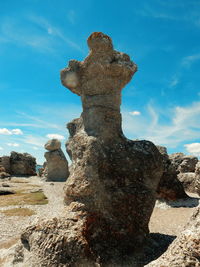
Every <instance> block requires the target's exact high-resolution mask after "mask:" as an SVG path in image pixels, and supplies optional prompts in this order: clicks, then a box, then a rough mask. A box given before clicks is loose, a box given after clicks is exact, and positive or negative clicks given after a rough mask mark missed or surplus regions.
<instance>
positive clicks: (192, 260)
mask: <svg viewBox="0 0 200 267" xmlns="http://www.w3.org/2000/svg"><path fill="white" fill-rule="evenodd" d="M145 266H146V267H169V266H170V267H181V266H183V267H199V266H200V206H198V207H197V208H196V210H195V212H194V213H193V215H192V217H191V218H190V220H189V223H188V224H187V225H186V227H185V229H184V231H182V232H181V233H180V235H179V236H178V237H177V238H176V239H175V240H174V242H173V243H172V244H171V245H170V246H169V248H168V249H167V251H166V252H165V253H164V254H163V255H162V256H161V257H160V258H158V259H157V260H155V261H153V262H151V263H150V264H147V265H145Z"/></svg>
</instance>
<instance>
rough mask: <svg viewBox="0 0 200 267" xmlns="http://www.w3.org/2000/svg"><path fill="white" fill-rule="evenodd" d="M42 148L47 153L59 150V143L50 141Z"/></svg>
mask: <svg viewBox="0 0 200 267" xmlns="http://www.w3.org/2000/svg"><path fill="white" fill-rule="evenodd" d="M44 147H45V149H46V150H48V151H54V150H58V149H60V148H61V143H60V141H59V140H58V139H50V140H49V141H48V142H47V143H46V144H45V146H44Z"/></svg>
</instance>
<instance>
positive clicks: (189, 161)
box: [169, 153, 198, 173]
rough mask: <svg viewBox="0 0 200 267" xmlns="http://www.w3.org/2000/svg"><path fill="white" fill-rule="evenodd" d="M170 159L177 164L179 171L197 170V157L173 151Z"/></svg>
mask: <svg viewBox="0 0 200 267" xmlns="http://www.w3.org/2000/svg"><path fill="white" fill-rule="evenodd" d="M169 159H170V160H171V162H172V164H173V165H174V166H175V168H176V171H177V173H179V172H182V173H185V172H195V166H196V164H197V162H198V158H197V157H195V156H191V155H185V154H183V153H173V154H171V155H169Z"/></svg>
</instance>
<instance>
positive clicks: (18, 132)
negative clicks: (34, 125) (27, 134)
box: [0, 128, 23, 135]
mask: <svg viewBox="0 0 200 267" xmlns="http://www.w3.org/2000/svg"><path fill="white" fill-rule="evenodd" d="M0 134H3V135H22V134H23V132H22V130H20V129H12V130H8V129H7V128H0Z"/></svg>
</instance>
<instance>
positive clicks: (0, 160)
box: [0, 156, 10, 173]
mask: <svg viewBox="0 0 200 267" xmlns="http://www.w3.org/2000/svg"><path fill="white" fill-rule="evenodd" d="M0 165H1V166H3V167H4V168H5V171H6V172H7V173H10V157H9V156H2V157H0Z"/></svg>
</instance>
